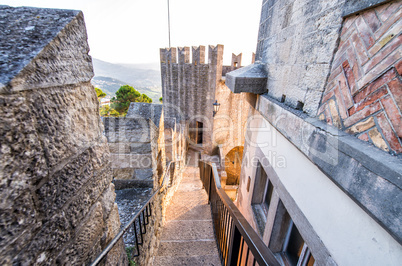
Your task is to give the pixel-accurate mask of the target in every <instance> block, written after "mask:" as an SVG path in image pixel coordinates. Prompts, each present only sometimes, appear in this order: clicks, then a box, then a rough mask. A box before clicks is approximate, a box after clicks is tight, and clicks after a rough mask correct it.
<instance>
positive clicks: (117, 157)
mask: <svg viewBox="0 0 402 266" xmlns="http://www.w3.org/2000/svg"><path fill="white" fill-rule="evenodd" d="M110 160H111V163H112V168H136V169H144V168H150V167H152V156H151V154H111V155H110Z"/></svg>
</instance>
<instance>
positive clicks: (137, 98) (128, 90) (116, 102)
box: [112, 85, 152, 115]
mask: <svg viewBox="0 0 402 266" xmlns="http://www.w3.org/2000/svg"><path fill="white" fill-rule="evenodd" d="M132 102H144V103H152V99H151V98H149V97H148V96H147V95H146V94H141V93H140V92H139V91H137V90H136V89H134V88H133V87H131V86H129V85H123V86H121V87H120V89H119V90H118V91H117V92H116V97H113V98H112V108H114V109H115V110H116V111H117V112H119V113H120V114H121V115H126V114H127V111H128V108H129V107H130V104H131V103H132Z"/></svg>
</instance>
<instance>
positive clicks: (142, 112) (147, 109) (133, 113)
mask: <svg viewBox="0 0 402 266" xmlns="http://www.w3.org/2000/svg"><path fill="white" fill-rule="evenodd" d="M161 115H162V105H161V104H149V103H131V104H130V107H129V108H128V111H127V115H126V117H128V118H144V119H150V120H151V121H152V122H153V123H154V124H155V125H156V126H159V121H160V119H161Z"/></svg>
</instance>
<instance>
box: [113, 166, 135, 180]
mask: <svg viewBox="0 0 402 266" xmlns="http://www.w3.org/2000/svg"><path fill="white" fill-rule="evenodd" d="M113 179H124V180H129V179H134V168H113Z"/></svg>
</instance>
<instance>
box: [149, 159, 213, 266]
mask: <svg viewBox="0 0 402 266" xmlns="http://www.w3.org/2000/svg"><path fill="white" fill-rule="evenodd" d="M212 227H213V225H212V217H211V209H210V206H209V205H208V197H207V194H206V192H205V190H204V189H203V188H202V183H201V180H200V178H199V169H198V167H187V168H186V169H185V171H184V174H183V179H182V181H181V183H180V184H179V187H178V189H177V191H176V193H175V194H174V196H173V199H172V201H171V203H170V205H169V206H168V208H167V211H166V224H165V225H164V227H163V231H162V236H161V242H160V245H159V250H158V252H157V254H158V256H156V257H154V261H153V265H155V266H156V265H216V266H218V265H221V263H220V260H219V256H218V250H217V248H216V244H215V238H214V233H213V228H212Z"/></svg>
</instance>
